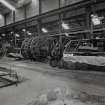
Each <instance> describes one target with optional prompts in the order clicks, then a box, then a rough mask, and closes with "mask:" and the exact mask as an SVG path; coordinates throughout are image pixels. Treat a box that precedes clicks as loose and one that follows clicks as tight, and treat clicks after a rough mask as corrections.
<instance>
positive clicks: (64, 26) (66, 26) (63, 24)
mask: <svg viewBox="0 0 105 105" xmlns="http://www.w3.org/2000/svg"><path fill="white" fill-rule="evenodd" d="M62 28H63V29H65V30H69V29H70V27H69V25H68V24H66V23H64V22H63V23H62Z"/></svg>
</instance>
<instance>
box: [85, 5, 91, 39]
mask: <svg viewBox="0 0 105 105" xmlns="http://www.w3.org/2000/svg"><path fill="white" fill-rule="evenodd" d="M90 15H91V6H89V5H88V6H87V7H86V29H87V30H91V18H90ZM86 38H91V33H88V34H87V35H86Z"/></svg>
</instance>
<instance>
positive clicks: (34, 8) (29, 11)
mask: <svg viewBox="0 0 105 105" xmlns="http://www.w3.org/2000/svg"><path fill="white" fill-rule="evenodd" d="M80 1H82V0H61V1H60V6H61V7H64V6H67V5H70V4H73V3H76V2H80ZM58 8H59V0H41V12H42V13H45V12H48V11H51V10H54V9H58ZM25 14H26V17H27V18H30V17H33V16H36V15H38V14H39V0H32V2H31V3H30V4H29V5H27V6H26V13H25V9H24V7H21V8H18V9H17V10H16V14H15V21H16V22H17V21H20V20H23V19H25ZM0 23H1V24H0V26H3V25H4V24H3V23H2V21H0ZM11 23H13V13H12V12H11V13H9V14H7V16H6V24H7V25H8V24H11Z"/></svg>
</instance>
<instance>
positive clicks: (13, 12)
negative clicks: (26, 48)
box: [12, 11, 17, 47]
mask: <svg viewBox="0 0 105 105" xmlns="http://www.w3.org/2000/svg"><path fill="white" fill-rule="evenodd" d="M12 14H13V24H15V21H16V20H15V17H16V13H15V11H12ZM13 31H14V33H13V34H14V41H15V43H14V46H15V47H16V46H17V38H16V35H15V26H14V27H13Z"/></svg>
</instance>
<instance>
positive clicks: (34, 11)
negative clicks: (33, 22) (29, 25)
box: [26, 0, 39, 18]
mask: <svg viewBox="0 0 105 105" xmlns="http://www.w3.org/2000/svg"><path fill="white" fill-rule="evenodd" d="M26 11H27V18H30V17H32V16H35V15H38V14H39V0H32V3H31V4H30V5H27V9H26Z"/></svg>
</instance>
